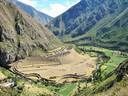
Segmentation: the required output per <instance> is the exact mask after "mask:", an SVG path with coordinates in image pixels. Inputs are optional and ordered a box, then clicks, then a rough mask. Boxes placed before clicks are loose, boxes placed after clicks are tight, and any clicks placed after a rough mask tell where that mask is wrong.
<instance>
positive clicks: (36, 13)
mask: <svg viewBox="0 0 128 96" xmlns="http://www.w3.org/2000/svg"><path fill="white" fill-rule="evenodd" d="M9 1H10V2H11V3H13V4H14V5H16V6H17V7H19V8H20V9H22V10H23V11H25V12H26V13H28V14H29V15H30V16H32V17H33V18H35V19H36V20H37V21H38V22H40V23H41V24H43V25H46V24H47V23H49V22H50V21H51V20H52V19H53V18H52V17H51V16H48V15H46V14H44V13H42V12H39V11H37V10H36V9H34V8H33V7H31V6H29V5H26V4H23V3H21V2H19V1H17V0H9Z"/></svg>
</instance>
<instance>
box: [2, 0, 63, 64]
mask: <svg viewBox="0 0 128 96" xmlns="http://www.w3.org/2000/svg"><path fill="white" fill-rule="evenodd" d="M0 10H1V12H0V65H3V66H4V65H5V64H7V63H11V62H13V61H15V60H18V59H21V58H24V57H26V56H31V55H39V54H43V52H44V51H47V50H51V49H54V48H56V47H58V46H60V45H61V42H60V41H59V40H58V39H57V38H56V37H55V36H54V35H53V34H52V33H51V32H49V31H48V30H47V29H46V28H45V27H43V26H42V25H41V24H39V23H37V22H36V21H35V20H34V19H33V18H32V17H31V16H29V15H27V14H26V13H25V12H23V11H22V10H20V9H18V8H16V7H15V6H13V5H12V4H10V3H8V2H7V1H6V0H2V1H0Z"/></svg>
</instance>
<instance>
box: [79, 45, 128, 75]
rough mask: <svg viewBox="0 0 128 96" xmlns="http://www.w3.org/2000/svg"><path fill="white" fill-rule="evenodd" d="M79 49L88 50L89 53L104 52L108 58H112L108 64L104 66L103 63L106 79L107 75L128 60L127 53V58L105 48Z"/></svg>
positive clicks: (83, 47)
mask: <svg viewBox="0 0 128 96" xmlns="http://www.w3.org/2000/svg"><path fill="white" fill-rule="evenodd" d="M78 48H79V49H83V50H88V51H98V52H103V53H104V54H105V55H106V56H108V57H110V59H109V60H108V61H107V62H102V63H103V64H102V63H101V64H102V66H101V74H102V77H104V76H105V75H107V74H109V73H110V72H112V71H113V70H115V69H116V68H117V67H118V65H119V64H120V63H121V62H123V61H124V60H126V59H127V58H128V55H127V53H125V54H126V55H127V56H124V55H120V54H114V51H113V50H109V49H105V48H99V47H93V46H79V47H78ZM116 52H117V51H116Z"/></svg>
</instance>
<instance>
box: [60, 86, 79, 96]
mask: <svg viewBox="0 0 128 96" xmlns="http://www.w3.org/2000/svg"><path fill="white" fill-rule="evenodd" d="M76 87H77V85H76V84H67V85H65V86H64V87H63V88H62V89H61V90H60V91H59V93H60V94H61V95H62V96H70V95H71V93H72V92H73V90H74V89H75V88H76Z"/></svg>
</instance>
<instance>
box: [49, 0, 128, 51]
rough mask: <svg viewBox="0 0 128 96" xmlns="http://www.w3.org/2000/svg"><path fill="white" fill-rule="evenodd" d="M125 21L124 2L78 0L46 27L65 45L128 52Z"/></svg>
mask: <svg viewBox="0 0 128 96" xmlns="http://www.w3.org/2000/svg"><path fill="white" fill-rule="evenodd" d="M127 17H128V1H127V0H81V1H80V2H79V3H78V4H76V5H75V6H73V7H72V8H70V9H69V10H68V11H66V12H64V13H63V14H62V15H60V16H58V17H57V18H55V19H54V20H52V21H51V23H50V24H49V25H48V27H49V29H51V30H52V31H53V33H54V34H55V35H56V36H58V37H59V38H60V39H62V41H64V42H66V43H74V44H76V45H93V46H101V47H106V48H111V49H118V50H122V51H128V48H127V45H128V40H127V37H128V36H127V34H128V18H127Z"/></svg>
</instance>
